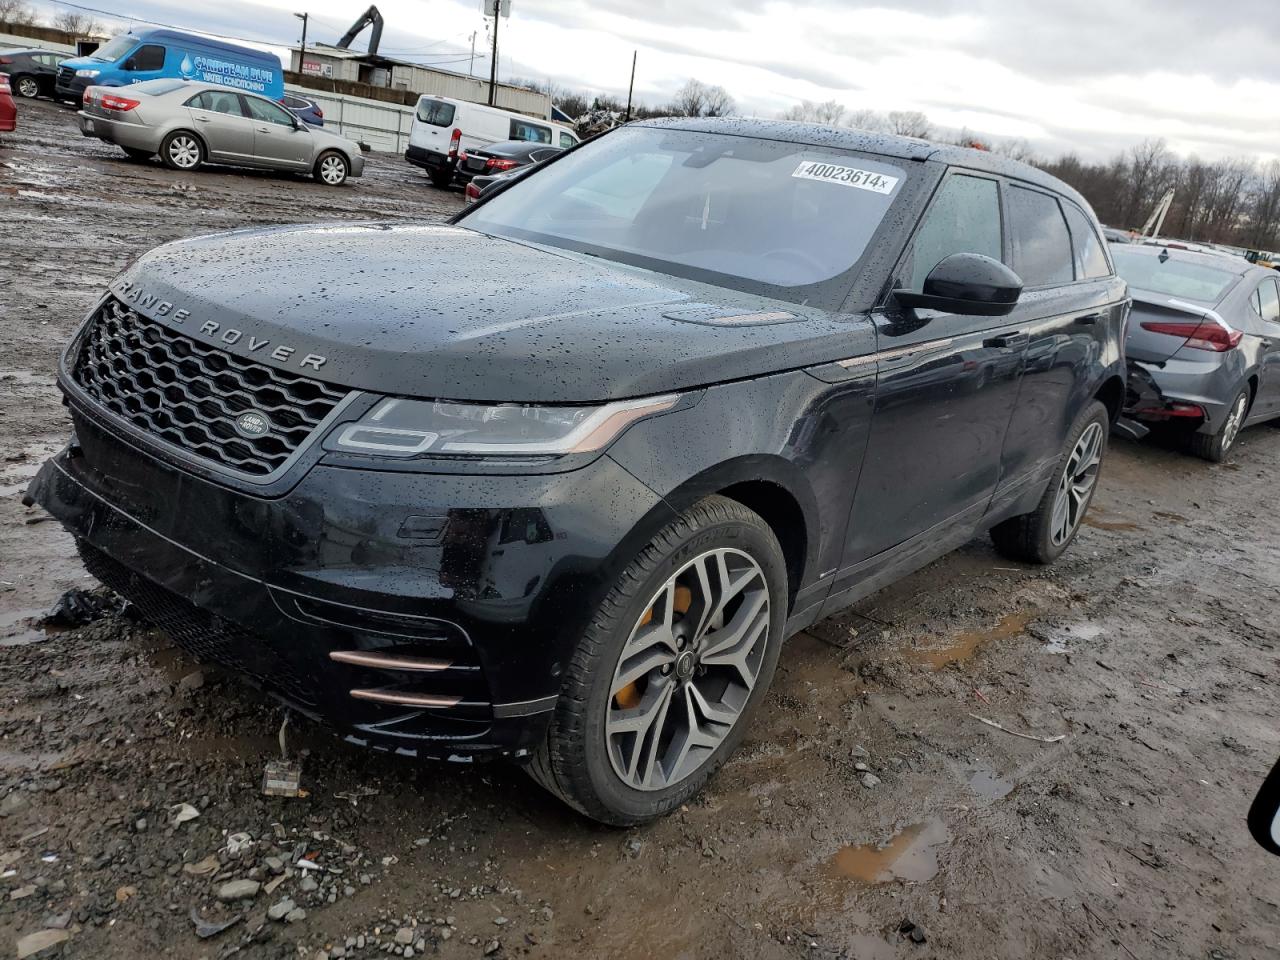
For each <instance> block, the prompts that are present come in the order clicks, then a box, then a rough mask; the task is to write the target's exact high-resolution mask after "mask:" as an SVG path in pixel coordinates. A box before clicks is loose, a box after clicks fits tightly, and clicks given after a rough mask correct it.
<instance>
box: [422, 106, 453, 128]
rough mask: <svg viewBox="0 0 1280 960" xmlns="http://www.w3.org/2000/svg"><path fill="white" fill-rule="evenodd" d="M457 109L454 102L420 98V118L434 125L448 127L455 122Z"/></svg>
mask: <svg viewBox="0 0 1280 960" xmlns="http://www.w3.org/2000/svg"><path fill="white" fill-rule="evenodd" d="M456 112H457V111H456V110H455V108H454V105H453V104H452V103H445V102H444V101H443V100H419V101H418V119H419V120H421V121H422V122H423V123H429V124H431V125H432V126H433V127H447V126H449V125H451V124H452V123H453V116H454V114H455V113H456Z"/></svg>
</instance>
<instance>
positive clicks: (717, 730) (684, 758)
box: [528, 496, 787, 826]
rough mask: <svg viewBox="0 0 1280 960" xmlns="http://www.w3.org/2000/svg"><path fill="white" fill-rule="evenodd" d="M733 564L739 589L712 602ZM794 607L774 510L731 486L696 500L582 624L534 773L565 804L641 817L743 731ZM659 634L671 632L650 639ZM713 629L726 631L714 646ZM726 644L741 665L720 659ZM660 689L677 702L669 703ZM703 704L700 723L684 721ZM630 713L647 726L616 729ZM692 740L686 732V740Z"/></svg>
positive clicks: (711, 768)
mask: <svg viewBox="0 0 1280 960" xmlns="http://www.w3.org/2000/svg"><path fill="white" fill-rule="evenodd" d="M722 561H723V562H722ZM699 571H701V573H702V576H699ZM725 573H727V574H728V576H727V581H728V583H730V584H733V585H736V586H737V587H738V589H739V591H740V592H736V593H734V592H729V595H728V597H727V598H725V599H723V600H719V601H716V600H713V601H712V602H711V603H707V602H705V601H704V599H703V598H705V597H707V596H711V597H713V598H714V597H717V596H718V595H717V593H716V589H715V588H716V587H717V586H724V584H725V576H724V574H725ZM685 584H688V585H690V586H684V585H685ZM704 587H709V588H710V589H708V590H705V592H704ZM682 590H683V591H686V593H685V594H684V595H683V597H682V593H681V591H682ZM765 604H767V606H765ZM681 606H683V608H684V609H683V611H682V610H681V609H680V608H681ZM786 608H787V574H786V562H785V560H784V559H783V555H782V548H781V547H780V546H779V545H778V540H777V538H776V537H775V536H774V534H773V531H772V530H771V529H770V528H769V526H768V524H766V523H765V522H764V520H762V519H761V518H760V517H759V516H758V515H757V514H755V513H753V512H752V511H750V510H748V509H747V508H746V507H744V506H743V505H742V504H740V503H737V502H736V501H733V500H728V499H726V498H724V497H719V496H713V497H708V498H707V499H705V500H702V501H700V502H699V503H697V504H695V505H694V506H693V507H691V508H690V509H689V510H687V511H686V512H685V513H683V514H681V515H680V517H679V518H677V519H676V520H675V521H673V522H672V523H670V524H669V525H668V526H667V527H665V528H664V529H663V530H662V531H661V532H659V533H658V534H657V536H655V537H654V538H653V539H652V540H651V541H649V543H648V545H647V546H645V547H644V549H643V550H641V551H640V553H639V554H638V555H637V556H636V558H635V559H634V560H632V561H631V563H630V564H629V565H628V566H627V568H626V569H625V570H624V571H623V572H622V574H621V575H620V576H619V577H618V580H617V582H616V583H615V584H614V586H613V588H612V589H611V590H610V592H609V594H608V596H607V597H606V598H605V599H604V601H603V602H602V603H601V604H600V607H599V608H598V609H597V610H596V612H595V614H594V616H593V617H592V619H591V621H590V622H589V623H588V625H587V626H586V628H585V629H584V630H583V633H582V636H581V638H580V640H579V641H578V646H577V649H576V650H575V651H574V653H573V655H572V657H571V658H570V661H569V664H568V666H567V668H566V670H565V673H564V677H563V682H562V686H561V693H560V699H559V702H558V703H557V705H556V708H555V711H554V712H553V714H552V718H551V723H550V725H549V727H548V729H547V735H546V739H545V740H544V741H543V743H542V744H540V745H539V747H538V749H537V750H536V751H535V753H534V757H533V762H532V763H531V764H530V766H529V767H528V770H529V773H530V774H531V775H532V776H533V778H534V779H535V780H537V781H538V783H539V784H541V785H542V786H543V787H545V788H546V789H547V790H549V791H550V792H551V793H553V794H555V795H556V796H558V797H560V798H561V799H562V800H564V801H565V802H566V803H568V804H569V805H570V806H572V807H574V808H575V809H577V810H579V811H580V812H582V813H584V814H586V815H587V816H588V817H591V818H592V819H594V820H598V821H600V822H601V823H605V824H609V825H612V826H631V825H634V824H638V823H644V822H646V821H649V820H654V819H656V818H658V817H661V816H662V815H664V814H666V813H668V812H670V811H671V810H673V809H675V808H677V807H678V806H679V805H680V804H682V803H684V802H685V801H687V800H688V799H689V798H690V797H692V796H694V795H695V794H696V793H698V791H700V790H701V789H702V788H703V787H704V786H705V785H706V783H707V781H708V780H709V779H711V777H712V776H713V775H714V774H715V772H716V771H717V770H718V769H719V768H720V767H721V765H722V764H723V763H724V761H725V760H726V759H727V758H728V757H729V755H730V754H731V753H732V752H733V751H734V749H735V748H736V747H737V745H738V743H739V742H740V741H741V740H742V737H743V735H744V734H745V732H746V729H747V727H748V725H749V724H750V722H751V717H752V715H753V714H754V712H755V710H756V709H757V708H758V706H759V704H760V701H761V700H762V699H763V698H764V695H765V691H766V690H767V689H768V687H769V682H770V681H771V680H772V679H773V671H774V667H775V666H776V665H777V661H778V651H779V649H780V648H781V646H782V631H783V628H784V625H785V623H786V612H787V610H786ZM709 609H712V610H713V611H714V610H715V609H720V610H722V612H719V613H715V612H713V613H712V615H711V616H710V617H709V618H708V621H709V622H708V624H707V627H705V628H704V627H702V626H701V623H702V621H703V613H704V612H705V611H707V610H709ZM655 611H657V615H656V616H655ZM717 620H719V621H720V628H721V629H716V627H715V625H716V621H717ZM695 621H697V622H695ZM664 625H665V626H664ZM646 627H647V628H648V630H647V631H646ZM671 627H673V628H674V629H670V628H671ZM761 630H763V631H764V632H761ZM684 635H689V638H688V641H687V642H686V643H685V645H684V646H683V647H682V648H681V651H682V652H677V650H676V644H677V643H680V642H681V641H680V640H674V641H673V638H677V637H681V636H684ZM650 636H654V637H666V638H668V639H667V641H666V642H664V641H662V640H657V641H649V642H645V639H646V638H647V637H650ZM735 636H740V637H741V639H732V638H733V637H735ZM717 637H722V638H723V639H720V640H719V642H720V643H725V642H726V640H729V641H730V642H731V645H730V646H729V647H728V648H727V649H726V650H721V649H719V648H718V647H717V645H716V644H717V640H716V638H717ZM637 639H639V640H640V642H639V645H636V643H634V642H633V641H635V640H637ZM624 650H627V651H628V652H627V653H626V656H625V657H623V653H624ZM704 656H705V657H707V658H709V659H708V660H707V661H706V662H703V661H702V657H704ZM730 656H732V657H733V658H734V659H735V660H737V661H738V665H735V666H730V665H728V664H727V663H725V662H724V661H725V660H726V659H727V658H729V657H730ZM712 657H714V661H713V660H712V659H710V658H712ZM658 661H662V662H661V664H660V665H659V663H658ZM646 664H647V665H648V667H647V671H646V672H644V673H642V674H641V673H637V674H635V675H636V679H634V680H631V681H630V682H627V680H628V678H627V676H626V673H627V672H628V671H630V672H632V673H634V672H635V671H634V670H631V668H633V667H635V668H637V669H646ZM752 675H753V677H754V679H753V680H751V681H750V682H748V680H747V678H748V677H749V676H752ZM642 683H643V684H644V686H643V688H641V687H640V686H639V685H640V684H642ZM691 690H692V691H693V692H692V693H691V692H690V691H691ZM624 695H625V697H626V700H625V701H624ZM664 698H665V700H666V702H667V704H668V706H669V707H670V709H666V708H663V707H662V701H663V699H664ZM646 704H649V705H650V706H649V707H646ZM695 705H696V706H697V707H699V708H700V709H698V712H697V715H696V716H694V721H695V722H694V724H693V729H694V730H696V731H697V736H696V737H695V736H690V735H687V731H688V730H689V724H688V720H689V718H690V716H693V714H691V713H690V711H692V710H693V709H694V707H695ZM677 707H683V708H684V709H683V711H680V710H677V709H676V708H677ZM702 708H704V709H702ZM711 713H716V714H718V715H719V716H720V717H721V718H722V720H721V722H720V723H716V722H714V721H712V720H711V718H710V714H711ZM682 714H683V716H682ZM646 715H647V716H649V717H651V718H653V720H652V722H651V723H650V724H648V725H645V724H644V723H643V722H642V720H641V719H640V718H643V717H644V716H646ZM682 723H683V724H684V730H685V731H686V734H682V733H681V724H682ZM628 724H636V725H638V727H639V729H638V732H626V731H624V732H621V733H619V732H618V727H619V726H626V725H628ZM610 727H612V729H613V731H614V732H613V733H610V732H609V729H610ZM655 728H656V729H657V733H656V734H654V733H653V731H654V729H655ZM664 739H665V740H666V742H665V743H664V742H663V741H664ZM685 744H690V745H691V746H690V747H688V748H685V749H682V747H684V745H685ZM695 744H696V745H695ZM628 745H629V746H630V750H628V749H627V747H628ZM632 771H634V772H632ZM646 771H647V776H646ZM642 781H645V782H642Z"/></svg>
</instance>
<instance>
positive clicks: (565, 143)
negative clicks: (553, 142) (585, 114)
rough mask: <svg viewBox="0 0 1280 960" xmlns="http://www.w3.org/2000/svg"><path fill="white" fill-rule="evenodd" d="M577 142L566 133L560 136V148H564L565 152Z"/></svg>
mask: <svg viewBox="0 0 1280 960" xmlns="http://www.w3.org/2000/svg"><path fill="white" fill-rule="evenodd" d="M577 142H578V141H577V140H575V139H573V137H571V136H569V134H567V133H562V134H560V146H562V147H564V148H565V149H566V150H568V149H569V148H570V147H572V146H573V145H574V144H575V143H577Z"/></svg>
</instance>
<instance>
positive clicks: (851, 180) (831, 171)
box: [791, 160, 898, 193]
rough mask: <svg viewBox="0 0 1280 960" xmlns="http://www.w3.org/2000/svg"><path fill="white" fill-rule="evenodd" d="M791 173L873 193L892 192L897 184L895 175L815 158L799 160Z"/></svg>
mask: <svg viewBox="0 0 1280 960" xmlns="http://www.w3.org/2000/svg"><path fill="white" fill-rule="evenodd" d="M791 175H792V176H793V177H800V178H801V179H803V180H818V181H820V182H822V183H838V184H840V185H842V186H846V187H857V188H858V189H859V190H871V191H873V192H874V193H892V192H893V188H894V187H896V186H897V185H898V178H897V177H890V176H887V175H885V174H883V173H876V172H875V171H873V170H862V169H860V168H858V167H844V166H841V165H839V164H836V163H823V162H821V161H817V160H803V161H801V163H800V165H799V166H798V167H796V169H795V172H794V173H792V174H791Z"/></svg>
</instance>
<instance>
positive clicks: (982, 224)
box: [898, 174, 1001, 293]
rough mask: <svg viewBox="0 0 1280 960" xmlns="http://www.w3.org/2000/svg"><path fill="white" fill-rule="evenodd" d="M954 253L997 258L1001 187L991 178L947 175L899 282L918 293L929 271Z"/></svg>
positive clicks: (915, 241)
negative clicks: (976, 254) (978, 254)
mask: <svg viewBox="0 0 1280 960" xmlns="http://www.w3.org/2000/svg"><path fill="white" fill-rule="evenodd" d="M953 253H981V254H983V255H985V256H988V257H992V258H993V259H996V260H999V259H1000V253H1001V249H1000V190H999V187H998V186H997V185H996V182H995V181H994V180H987V179H984V178H982V177H970V176H966V175H964V174H954V175H952V176H949V177H947V179H946V181H945V182H944V183H943V184H942V186H941V187H940V188H939V190H938V194H937V196H935V197H934V198H933V204H932V205H931V206H930V207H929V212H928V213H926V214H925V217H924V222H923V223H921V225H920V229H919V230H918V231H916V236H915V240H914V241H913V242H912V244H911V251H910V252H909V253H908V255H907V260H906V262H905V263H904V264H903V269H902V271H901V273H900V275H899V280H898V285H899V286H900V287H904V288H905V289H907V290H910V291H912V292H914V293H920V292H921V291H922V290H923V289H924V280H925V277H927V276H928V275H929V271H931V270H932V269H933V268H934V267H936V266H937V265H938V264H939V263H940V262H941V261H943V260H945V259H946V258H947V257H949V256H951V254H953Z"/></svg>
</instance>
